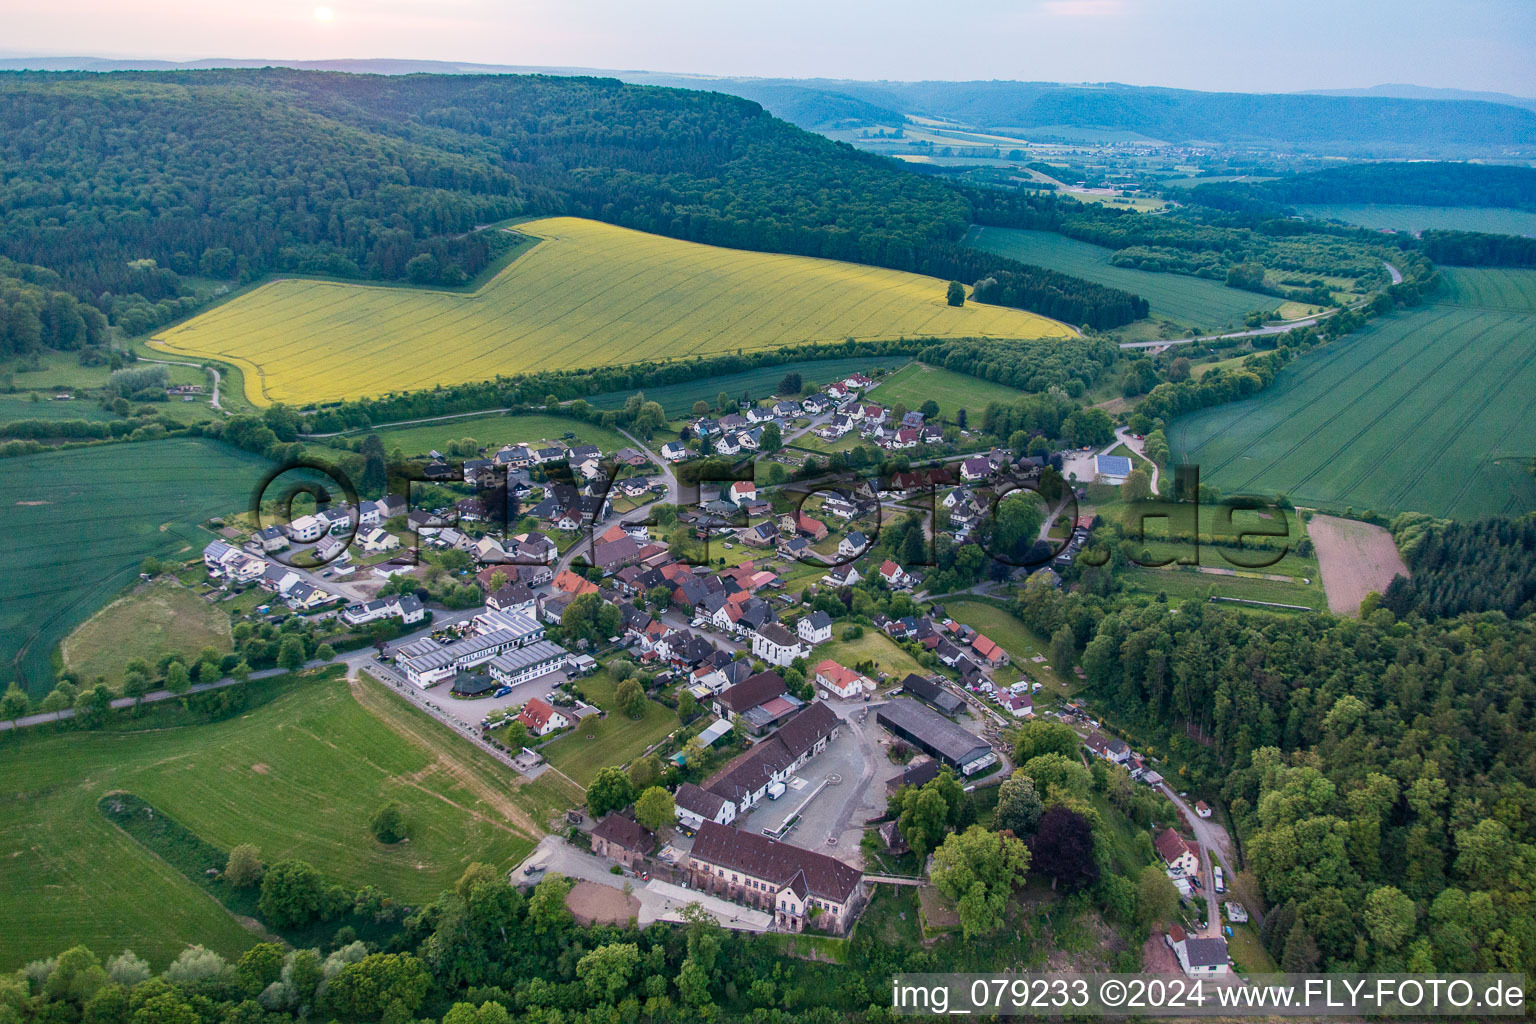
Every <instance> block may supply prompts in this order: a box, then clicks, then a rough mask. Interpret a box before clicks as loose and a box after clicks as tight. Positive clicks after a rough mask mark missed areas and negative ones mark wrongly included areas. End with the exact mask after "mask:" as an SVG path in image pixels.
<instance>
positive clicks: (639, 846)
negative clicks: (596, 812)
mask: <svg viewBox="0 0 1536 1024" xmlns="http://www.w3.org/2000/svg"><path fill="white" fill-rule="evenodd" d="M592 838H594V839H606V840H608V842H610V843H613V844H614V845H616V846H620V847H622V848H624V849H626V850H633V851H634V852H635V853H650V852H651V850H652V849H654V848H655V846H656V836H655V835H654V834H652V833H651V831H650V830H649V829H647V828H645V826H643V825H641V824H640V823H639V822H637V821H635V820H634V819H633V818H626V817H624V815H622V814H616V813H614V812H613V811H609V812H608V813H607V814H605V815H603V820H602V821H600V822H598V823H597V827H596V828H594V829H593V830H592Z"/></svg>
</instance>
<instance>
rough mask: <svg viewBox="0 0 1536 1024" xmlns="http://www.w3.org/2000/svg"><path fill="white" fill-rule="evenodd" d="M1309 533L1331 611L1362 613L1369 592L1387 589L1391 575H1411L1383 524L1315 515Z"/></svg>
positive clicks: (1337, 612)
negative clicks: (1361, 605)
mask: <svg viewBox="0 0 1536 1024" xmlns="http://www.w3.org/2000/svg"><path fill="white" fill-rule="evenodd" d="M1307 533H1308V534H1309V535H1310V536H1311V537H1312V543H1313V544H1314V545H1315V546H1316V547H1317V562H1318V566H1319V568H1320V569H1321V570H1322V573H1323V590H1324V591H1325V592H1326V593H1327V595H1328V610H1329V611H1331V612H1333V613H1334V614H1335V615H1359V614H1360V602H1361V601H1363V600H1365V595H1366V594H1369V593H1370V592H1371V591H1373V590H1374V591H1377V592H1378V593H1381V592H1385V591H1386V589H1387V584H1389V583H1391V582H1392V577H1394V576H1396V575H1398V574H1399V573H1401V574H1402V575H1404V576H1407V575H1408V566H1406V565H1405V564H1403V556H1402V555H1400V554H1398V552H1397V545H1396V544H1395V543H1393V541H1392V534H1391V532H1389V531H1388V530H1386V529H1384V528H1382V527H1380V526H1373V525H1371V524H1370V523H1362V522H1357V521H1356V520H1353V519H1339V518H1337V517H1335V516H1324V515H1314V516H1313V517H1312V519H1311V521H1310V522H1309V523H1307Z"/></svg>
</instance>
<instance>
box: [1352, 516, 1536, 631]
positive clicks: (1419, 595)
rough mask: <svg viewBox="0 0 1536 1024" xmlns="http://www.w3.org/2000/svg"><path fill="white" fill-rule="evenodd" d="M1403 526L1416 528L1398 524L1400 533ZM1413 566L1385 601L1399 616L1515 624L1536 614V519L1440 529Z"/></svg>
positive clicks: (1413, 556)
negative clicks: (1496, 615) (1488, 618)
mask: <svg viewBox="0 0 1536 1024" xmlns="http://www.w3.org/2000/svg"><path fill="white" fill-rule="evenodd" d="M1400 525H1411V523H1402V524H1400V523H1399V522H1398V521H1394V522H1393V527H1394V533H1397V532H1398V527H1399V526H1400ZM1399 536H1401V534H1399ZM1407 562H1408V568H1409V570H1410V571H1411V574H1410V575H1408V576H1397V577H1395V578H1394V579H1393V580H1392V582H1391V584H1390V585H1388V587H1387V590H1386V593H1384V594H1382V596H1381V607H1383V608H1386V609H1389V610H1390V611H1391V612H1392V613H1393V614H1394V615H1398V616H1404V615H1408V614H1410V613H1413V614H1417V615H1421V616H1423V617H1424V618H1426V619H1441V618H1454V617H1455V616H1457V615H1461V614H1463V613H1466V612H1501V613H1503V614H1504V615H1507V616H1509V617H1510V618H1512V619H1514V618H1525V617H1526V616H1528V615H1530V614H1531V613H1532V612H1533V611H1536V517H1532V516H1526V517H1525V518H1523V519H1505V518H1499V519H1484V520H1480V521H1478V522H1473V523H1461V522H1441V523H1438V524H1436V525H1434V526H1432V527H1431V528H1430V529H1428V530H1426V531H1425V532H1424V533H1423V535H1422V536H1421V537H1419V538H1418V539H1417V541H1416V543H1415V544H1414V545H1413V547H1412V549H1411V551H1410V552H1409V553H1408V555H1407Z"/></svg>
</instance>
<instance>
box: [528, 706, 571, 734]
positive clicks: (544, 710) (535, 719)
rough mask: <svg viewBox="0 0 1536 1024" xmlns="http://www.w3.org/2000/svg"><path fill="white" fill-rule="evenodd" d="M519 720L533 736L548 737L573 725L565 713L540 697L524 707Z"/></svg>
mask: <svg viewBox="0 0 1536 1024" xmlns="http://www.w3.org/2000/svg"><path fill="white" fill-rule="evenodd" d="M517 720H518V721H519V722H522V723H523V725H525V726H527V728H528V733H529V735H532V736H547V735H549V734H550V733H552V732H554V731H555V730H557V729H564V728H565V727H566V726H568V725H570V724H571V720H570V719H569V718H568V717H566V715H565V713H564V712H562V711H560V710H559V709H558V708H556V707H555V706H554V705H553V704H550V703H549V702H548V701H545V700H541V699H540V698H538V697H533V698H531V699H530V700H529V701H528V703H527V704H524V705H523V710H522V711H520V712H519V713H518V716H517Z"/></svg>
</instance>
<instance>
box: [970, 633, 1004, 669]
mask: <svg viewBox="0 0 1536 1024" xmlns="http://www.w3.org/2000/svg"><path fill="white" fill-rule="evenodd" d="M971 650H973V651H975V652H976V654H977V656H978V657H980V658H981V659H982V660H983V661H985V662H986V663H987V664H988V665H990V666H992V667H993V668H996V667H997V666H998V665H1006V664H1008V652H1007V651H1005V650H1003V649H1002V648H1001V647H999V646H998V645H997V644H995V643H993V642H992V641H991V640H988V639H987V638H986V637H984V636H982V635H981V634H980V633H977V634H976V639H975V640H972V641H971Z"/></svg>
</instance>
